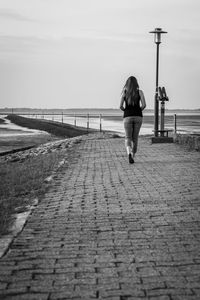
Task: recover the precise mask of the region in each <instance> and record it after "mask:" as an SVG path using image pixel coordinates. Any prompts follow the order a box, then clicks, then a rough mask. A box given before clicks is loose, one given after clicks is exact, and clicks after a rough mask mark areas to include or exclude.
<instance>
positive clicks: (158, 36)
mask: <svg viewBox="0 0 200 300" xmlns="http://www.w3.org/2000/svg"><path fill="white" fill-rule="evenodd" d="M149 33H154V42H155V43H156V44H160V43H161V34H162V33H167V31H163V30H162V28H155V30H154V31H150V32H149Z"/></svg>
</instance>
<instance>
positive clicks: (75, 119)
mask: <svg viewBox="0 0 200 300" xmlns="http://www.w3.org/2000/svg"><path fill="white" fill-rule="evenodd" d="M74 126H76V114H74Z"/></svg>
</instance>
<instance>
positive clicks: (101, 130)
mask: <svg viewBox="0 0 200 300" xmlns="http://www.w3.org/2000/svg"><path fill="white" fill-rule="evenodd" d="M101 117H102V115H101V114H100V115H99V121H100V132H101V131H102V123H101Z"/></svg>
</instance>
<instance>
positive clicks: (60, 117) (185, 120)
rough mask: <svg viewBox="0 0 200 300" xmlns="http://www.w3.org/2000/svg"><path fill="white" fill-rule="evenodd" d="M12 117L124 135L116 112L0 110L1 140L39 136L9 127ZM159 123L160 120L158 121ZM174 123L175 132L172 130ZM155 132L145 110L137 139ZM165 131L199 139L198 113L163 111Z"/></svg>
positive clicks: (151, 117) (119, 117) (18, 128)
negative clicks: (14, 115)
mask: <svg viewBox="0 0 200 300" xmlns="http://www.w3.org/2000/svg"><path fill="white" fill-rule="evenodd" d="M10 113H15V114H18V115H22V116H24V117H28V118H35V119H46V120H51V121H56V122H63V123H68V124H71V125H75V126H81V127H86V128H87V127H88V128H94V129H97V130H98V129H99V130H100V129H101V130H108V131H113V132H116V133H118V134H120V135H122V136H123V135H124V127H123V117H122V112H121V111H120V110H119V109H68V110H67V109H66V110H59V109H51V110H47V109H45V110H44V109H43V110H42V109H15V110H12V111H10V110H7V111H6V109H4V110H2V109H1V110H0V118H1V120H4V121H2V122H0V138H1V137H6V136H12V135H15V136H16V135H26V134H27V135H30V134H36V133H38V131H37V130H33V129H28V128H23V127H20V126H17V125H15V124H12V123H11V122H10V121H9V120H7V119H6V118H5V117H6V115H8V114H10ZM159 119H160V118H159ZM175 122H176V128H175ZM153 129H154V112H153V111H152V110H145V112H144V114H143V124H142V127H141V130H140V135H152V134H153ZM165 129H169V130H172V131H174V130H175V129H176V132H177V133H182V134H197V135H200V110H166V112H165Z"/></svg>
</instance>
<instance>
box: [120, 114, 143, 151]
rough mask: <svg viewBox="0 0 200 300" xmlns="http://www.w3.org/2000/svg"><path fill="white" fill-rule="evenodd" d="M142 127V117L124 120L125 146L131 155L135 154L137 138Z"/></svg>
mask: <svg viewBox="0 0 200 300" xmlns="http://www.w3.org/2000/svg"><path fill="white" fill-rule="evenodd" d="M141 125H142V117H140V116H131V117H125V118H124V129H125V146H126V149H131V150H132V152H133V154H135V153H136V152H137V144H138V136H139V132H140V128H141Z"/></svg>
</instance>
